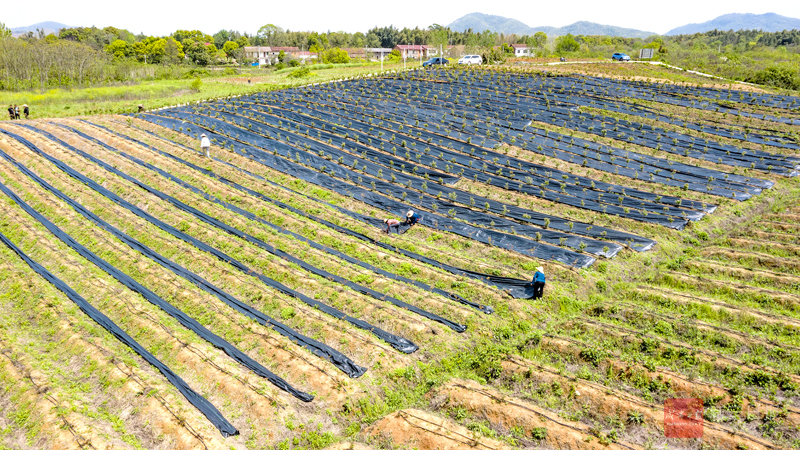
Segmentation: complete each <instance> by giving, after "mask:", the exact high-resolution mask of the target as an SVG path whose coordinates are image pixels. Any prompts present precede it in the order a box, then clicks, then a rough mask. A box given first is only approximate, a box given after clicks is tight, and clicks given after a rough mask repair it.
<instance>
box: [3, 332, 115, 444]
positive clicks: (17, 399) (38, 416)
mask: <svg viewBox="0 0 800 450" xmlns="http://www.w3.org/2000/svg"><path fill="white" fill-rule="evenodd" d="M7 344H8V343H7V342H4V341H2V340H0V345H2V347H3V348H4V350H3V351H2V352H0V381H2V383H0V385H2V386H3V392H2V393H0V406H2V410H1V411H3V415H5V414H11V413H13V412H14V411H15V410H16V409H17V408H20V407H23V406H24V407H28V408H30V409H31V410H32V411H31V416H29V417H28V418H27V421H26V422H27V423H28V424H30V425H32V424H34V423H35V424H36V426H37V427H39V428H40V430H41V433H43V434H44V436H42V435H41V434H40V435H38V436H37V440H36V444H37V446H44V445H46V446H47V447H49V448H53V449H68V448H70V449H71V448H79V447H82V446H85V445H87V444H90V443H92V442H93V441H94V439H93V437H94V436H92V430H93V429H95V428H97V426H98V424H96V423H89V424H88V425H87V423H86V422H85V421H84V420H80V419H82V418H77V417H69V416H67V415H64V416H61V417H59V416H58V415H57V414H56V411H57V409H58V408H59V407H62V405H61V402H59V401H58V400H57V399H56V398H55V396H54V393H52V392H48V391H50V388H49V386H47V383H46V380H44V379H43V378H42V377H40V376H36V375H35V374H34V373H33V372H32V371H31V369H30V368H28V367H26V366H25V364H23V362H22V358H21V357H20V356H19V355H17V356H12V355H11V350H10V349H7V348H6V346H7ZM8 392H13V394H14V399H13V402H12V399H11V398H4V397H5V396H6V394H7V393H8ZM4 419H5V417H2V416H0V426H2V428H3V429H4V430H6V429H8V431H11V434H10V435H8V436H3V437H0V442H4V441H5V443H7V444H10V445H13V444H16V445H15V447H16V446H19V448H22V447H23V446H27V445H30V443H29V441H28V439H26V438H25V437H24V434H25V433H24V432H23V431H24V430H21V429H16V430H14V428H12V422H11V421H8V423H4V422H6V420H4ZM4 434H5V433H4ZM94 442H95V444H101V443H102V444H106V445H107V444H108V443H107V441H106V440H105V439H102V438H98V439H97V440H96V441H94ZM9 448H11V447H9Z"/></svg>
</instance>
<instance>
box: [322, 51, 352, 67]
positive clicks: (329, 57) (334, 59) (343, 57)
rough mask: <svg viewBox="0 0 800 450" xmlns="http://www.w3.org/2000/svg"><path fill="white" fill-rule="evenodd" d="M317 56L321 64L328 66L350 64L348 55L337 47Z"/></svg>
mask: <svg viewBox="0 0 800 450" xmlns="http://www.w3.org/2000/svg"><path fill="white" fill-rule="evenodd" d="M319 56H320V59H321V60H322V62H324V63H329V64H347V63H349V62H350V55H348V54H347V52H346V51H344V50H342V49H340V48H337V47H334V48H331V49H328V50H325V51H324V52H322V53H320V55H319Z"/></svg>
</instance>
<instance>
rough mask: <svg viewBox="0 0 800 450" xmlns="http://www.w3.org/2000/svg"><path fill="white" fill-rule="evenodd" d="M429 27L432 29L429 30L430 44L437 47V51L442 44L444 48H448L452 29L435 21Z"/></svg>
mask: <svg viewBox="0 0 800 450" xmlns="http://www.w3.org/2000/svg"><path fill="white" fill-rule="evenodd" d="M428 28H429V29H430V31H429V32H428V45H430V46H432V47H435V48H436V50H437V51H438V50H439V46H442V49H447V44H448V38H449V37H450V33H449V31H450V30H448V29H447V28H445V27H443V26H441V25H439V24H438V23H435V24H433V25H431V26H430V27H428Z"/></svg>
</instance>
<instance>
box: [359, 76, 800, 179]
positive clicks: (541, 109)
mask: <svg viewBox="0 0 800 450" xmlns="http://www.w3.org/2000/svg"><path fill="white" fill-rule="evenodd" d="M359 83H360V84H361V85H362V86H363V85H367V86H368V85H370V84H373V83H380V82H376V81H373V80H369V81H360V82H359ZM443 84H445V83H431V82H424V81H418V80H414V81H413V85H412V86H413V87H415V88H417V89H419V88H422V89H424V91H421V92H420V93H419V94H417V98H420V97H422V98H425V97H427V96H430V95H436V94H438V95H442V96H444V97H445V100H443V102H446V101H447V100H446V99H447V98H448V97H446V95H447V94H448V93H449V92H448V91H446V90H445V87H443ZM514 86H518V84H514ZM472 88H482V89H483V95H482V96H481V97H482V98H481V101H485V102H486V109H487V110H488V111H489V114H488V115H489V116H490V117H491V116H494V118H495V119H496V120H499V119H500V118H501V114H504V115H506V116H509V117H513V120H511V121H510V123H512V124H513V123H514V122H516V123H515V124H514V128H516V129H517V130H521V129H522V128H521V127H520V125H524V123H525V122H524V120H525V119H532V118H536V120H539V121H544V122H548V123H551V124H554V125H559V126H564V127H567V128H571V129H575V130H580V131H582V132H585V133H590V134H597V135H600V134H603V135H605V133H603V130H605V131H610V130H608V129H606V128H604V127H603V126H602V125H601V122H605V123H610V124H612V123H613V125H614V129H613V131H614V133H612V136H613V137H615V138H617V139H625V140H628V141H629V142H633V143H636V144H638V145H643V146H647V147H651V148H658V149H662V147H663V150H664V151H667V152H671V153H676V154H683V155H684V156H692V157H695V158H700V159H705V160H708V161H713V162H720V163H724V164H728V165H735V166H742V167H754V168H758V169H760V170H766V171H771V172H776V173H780V174H783V175H788V176H794V175H796V172H795V170H794V169H796V168H797V164H798V162H799V161H798V160H797V159H796V158H790V157H783V156H781V155H777V156H776V155H773V154H771V153H767V152H763V151H759V150H751V149H748V150H746V151H744V152H743V153H742V151H743V149H741V148H738V147H735V146H733V145H723V144H720V143H717V142H713V141H701V140H696V139H695V138H693V137H691V136H688V135H686V134H682V133H677V132H672V131H669V132H668V131H665V130H664V129H661V128H656V127H653V126H650V125H643V124H634V123H632V122H630V121H627V120H614V119H612V118H611V117H606V116H596V115H592V114H587V113H582V112H580V111H578V110H575V108H565V107H563V104H562V103H560V102H559V101H557V100H558V99H554V102H553V103H554V104H552V105H551V104H550V102H549V100H543V99H542V98H536V97H535V96H534V97H530V96H523V95H520V92H509V91H507V90H502V88H503V86H502V85H499V86H498V83H496V82H494V81H492V82H489V81H486V80H479V81H477V82H476V83H475V84H473V85H472V86H470V87H468V89H472ZM392 89H394V90H395V92H396V93H398V94H400V93H401V92H403V91H405V92H408V90H409V82H406V83H403V82H401V83H393V85H392ZM450 89H453V88H452V87H451V88H450ZM517 89H518V88H517ZM518 90H521V91H523V92H525V91H526V89H524V88H523V89H518ZM450 92H452V91H450ZM527 93H530V90H527ZM552 95H553V94H551V96H552ZM583 98H584V97H583V96H581V95H577V96H574V97H571V100H570V103H569V104H573V105H577V106H595V107H598V106H605V105H594V104H592V102H591V101H587V100H583ZM520 99H523V100H524V101H519V100H520ZM514 100H516V101H514ZM611 109H619V108H618V107H616V108H613V107H612V108H611ZM492 112H494V113H495V114H491V113H492ZM625 112H626V113H627V114H632V115H642V114H640V113H638V112H637V111H636V110H634V109H628V110H626V111H625ZM503 120H504V121H508V117H506V118H504V119H503ZM497 124H498V125H500V124H502V122H499V121H498V122H497ZM646 133H649V134H650V136H654V137H655V138H650V137H648V135H647V134H646ZM518 136H519V135H518V134H513V133H511V134H508V135H507V136H506V137H505V138H504V140H505V141H506V142H508V141H509V140H510V138H512V137H518ZM661 136H665V137H667V138H668V139H673V141H672V145H666V146H664V145H663V144H668V143H667V142H664V143H662V142H660V139H661V138H660V137H661ZM681 143H682V144H683V145H680V144H681ZM690 144H691V145H690ZM695 144H697V145H698V147H699V146H700V145H702V146H703V150H702V151H700V150H696V149H694V148H693V146H694V145H695ZM676 147H677V148H676ZM740 153H741V156H737V155H739V154H740ZM776 166H777V167H776Z"/></svg>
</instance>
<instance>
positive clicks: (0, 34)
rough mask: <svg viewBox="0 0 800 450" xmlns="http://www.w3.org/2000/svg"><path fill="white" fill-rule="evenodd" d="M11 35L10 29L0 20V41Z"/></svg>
mask: <svg viewBox="0 0 800 450" xmlns="http://www.w3.org/2000/svg"><path fill="white" fill-rule="evenodd" d="M10 37H11V29H10V28H8V27H7V26H6V24H4V23H3V22H0V41H2V40H3V39H8V38H10Z"/></svg>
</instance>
